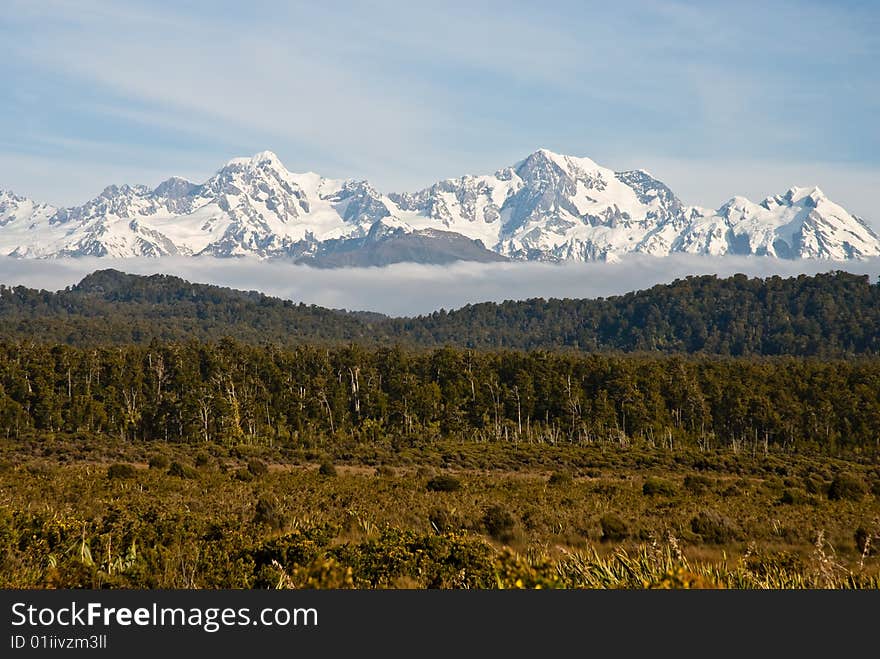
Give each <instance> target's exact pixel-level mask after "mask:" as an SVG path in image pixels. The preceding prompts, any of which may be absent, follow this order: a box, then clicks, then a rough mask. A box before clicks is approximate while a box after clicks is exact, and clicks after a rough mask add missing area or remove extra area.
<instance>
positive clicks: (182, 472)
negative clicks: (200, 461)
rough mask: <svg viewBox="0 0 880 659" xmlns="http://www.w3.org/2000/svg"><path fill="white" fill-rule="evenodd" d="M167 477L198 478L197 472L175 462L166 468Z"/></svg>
mask: <svg viewBox="0 0 880 659" xmlns="http://www.w3.org/2000/svg"><path fill="white" fill-rule="evenodd" d="M168 475H169V476H177V477H178V478H198V477H199V472H197V471H196V470H195V469H193V468H192V467H190V466H189V465H185V464H182V463H180V462H177V461H176V460H175V461H174V462H172V463H171V465H170V466H169V467H168Z"/></svg>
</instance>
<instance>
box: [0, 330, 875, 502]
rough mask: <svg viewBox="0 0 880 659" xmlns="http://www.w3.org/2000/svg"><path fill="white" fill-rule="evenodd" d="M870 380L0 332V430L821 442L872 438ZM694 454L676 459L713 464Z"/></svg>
mask: <svg viewBox="0 0 880 659" xmlns="http://www.w3.org/2000/svg"><path fill="white" fill-rule="evenodd" d="M96 373H100V374H101V377H100V379H98V378H97V377H96V375H95V374H96ZM355 374H356V375H355ZM355 377H356V382H355V385H356V387H355V388H354V389H353V388H352V382H351V380H352V378H355ZM160 381H161V387H160ZM28 383H30V388H28ZM878 383H880V360H878V359H875V358H870V359H869V358H865V359H858V360H851V361H832V362H828V361H819V360H814V359H795V358H773V359H769V358H768V359H745V358H742V359H733V358H707V357H703V358H696V357H694V358H691V357H688V358H683V357H674V356H673V357H666V356H644V355H642V356H619V355H618V356H606V355H597V354H579V353H574V352H571V353H564V354H563V353H547V352H540V351H536V352H532V353H519V352H493V353H480V352H474V351H464V350H457V349H452V348H443V349H438V350H435V351H432V352H407V351H404V350H401V349H399V348H379V349H373V350H367V349H364V348H360V347H357V346H346V347H337V348H316V347H300V348H297V349H295V350H284V349H281V348H277V347H272V346H260V347H253V346H248V345H244V344H240V343H236V342H234V341H231V340H225V341H221V342H220V343H219V344H204V345H202V344H197V343H187V344H175V343H170V344H162V343H158V342H155V343H152V344H151V345H149V346H128V347H119V348H101V349H94V350H86V349H78V348H69V347H66V346H45V345H40V344H35V343H33V342H26V343H4V342H2V341H0V431H5V433H6V434H7V436H8V437H10V438H16V437H20V436H23V435H26V434H27V433H33V432H39V433H57V432H65V433H83V434H84V435H104V436H107V435H112V436H117V437H122V438H125V439H127V440H130V441H135V440H137V441H157V442H160V441H161V442H169V443H173V442H186V443H193V444H197V443H204V442H220V443H224V444H226V445H227V446H229V447H231V449H232V450H234V451H238V450H239V449H241V448H242V447H243V446H246V445H249V444H254V443H259V442H260V441H264V440H270V441H274V442H278V443H280V444H282V445H290V444H297V443H299V444H300V445H302V446H303V447H304V448H312V449H316V448H317V447H318V446H319V445H320V442H325V441H326V442H334V441H336V439H338V438H341V437H345V438H348V439H350V440H351V441H353V442H354V443H355V444H358V445H365V444H373V445H375V444H380V445H390V446H392V447H393V448H394V450H395V452H398V453H399V452H401V451H404V450H406V449H407V447H413V446H416V445H417V444H419V443H420V442H430V441H433V439H436V438H437V437H439V436H445V437H454V438H467V439H469V440H478V441H506V442H507V443H508V444H509V445H516V446H524V445H528V444H532V443H536V442H537V443H540V444H548V443H557V442H565V443H569V444H579V445H583V444H588V443H591V442H596V441H599V442H610V443H617V442H619V440H620V439H621V437H622V436H623V437H626V438H629V439H635V440H643V441H650V442H651V443H653V444H656V443H657V438H659V437H664V436H672V437H673V438H674V443H675V445H676V446H682V445H687V446H697V445H698V444H699V443H701V442H703V441H704V439H703V438H704V437H706V436H708V435H710V434H711V437H712V442H713V447H715V448H717V447H723V446H730V445H733V444H736V445H737V446H739V447H741V448H746V449H748V450H749V452H750V453H752V454H755V453H757V452H759V451H760V452H762V453H763V452H764V444H765V441H766V445H767V448H768V449H769V448H770V447H774V446H785V447H787V448H795V449H798V450H809V451H815V450H821V451H824V452H828V453H836V452H840V451H842V450H850V449H854V448H857V447H863V448H868V449H873V448H874V447H876V438H877V436H878V435H880V400H878V398H877V395H876V392H877V390H878V387H880V384H878ZM819 419H821V423H819V421H818V420H819ZM297 438H299V439H297ZM242 455H243V457H244V454H242ZM312 459H314V458H312ZM702 462H705V458H700V459H699V460H697V461H696V462H694V463H693V464H692V465H691V466H693V467H694V468H696V469H700V470H701V471H707V469H712V468H717V465H716V466H715V467H713V466H712V465H708V464H706V465H702ZM697 463H700V464H697ZM438 466H440V465H439V463H438ZM702 466H706V469H703V468H702ZM583 467H584V470H583V473H601V465H583ZM554 468H555V469H557V470H558V469H559V466H558V465H554ZM784 469H785V466H784V464H783V463H772V464H770V463H768V464H767V473H768V475H773V477H776V478H780V482H783V481H782V479H783V478H792V477H793V475H791V474H785V475H783V474H781V473H780V472H781V471H784ZM802 477H803V476H799V478H802ZM780 492H781V488H780Z"/></svg>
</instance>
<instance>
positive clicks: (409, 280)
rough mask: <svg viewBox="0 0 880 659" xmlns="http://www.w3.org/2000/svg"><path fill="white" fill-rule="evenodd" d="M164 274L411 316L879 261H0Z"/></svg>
mask: <svg viewBox="0 0 880 659" xmlns="http://www.w3.org/2000/svg"><path fill="white" fill-rule="evenodd" d="M104 268H116V269H117V270H121V271H123V272H130V273H135V274H145V275H147V274H155V273H165V274H173V275H177V276H178V277H183V278H184V279H187V280H189V281H192V282H199V283H207V284H217V285H220V286H229V287H231V288H239V289H244V290H258V291H261V292H263V293H266V294H267V295H273V296H276V297H281V298H286V299H290V300H294V301H296V302H306V303H308V304H318V305H321V306H325V307H332V308H345V309H362V310H370V311H379V312H382V313H386V314H391V315H415V314H421V313H428V312H431V311H434V310H436V309H440V308H445V309H454V308H458V307H461V306H463V305H465V304H468V303H474V302H486V301H496V302H500V301H502V300H523V299H527V298H533V297H543V298H550V297H557V298H564V297H568V298H592V297H607V296H609V295H618V294H621V293H626V292H629V291H632V290H638V289H643V288H647V287H650V286H653V285H654V284H661V283H669V282H671V281H673V280H675V279H678V278H682V277H686V276H687V275H699V274H717V275H719V276H722V277H726V276H730V275H733V274H736V273H744V274H746V275H749V276H762V277H763V276H768V275H774V274H776V275H780V276H793V275H798V274H815V273H818V272H829V271H832V270H846V271H847V272H852V273H856V274H868V275H870V276H871V279H872V281H876V279H877V276H878V274H880V259H871V260H867V261H851V262H845V263H843V262H829V261H786V260H781V259H772V258H762V257H738V256H727V257H723V258H718V257H702V256H688V255H675V256H669V257H664V258H657V257H650V256H632V257H628V258H626V259H624V260H623V261H621V262H620V263H568V264H562V265H557V264H548V263H464V262H460V263H456V264H453V265H446V266H438V265H418V264H412V263H400V264H395V265H391V266H387V267H384V268H339V269H318V268H311V267H308V266H302V265H295V264H293V263H290V262H286V261H258V260H255V259H216V258H202V257H196V258H162V259H146V258H132V259H108V258H102V259H99V258H81V259H56V260H48V261H37V260H26V259H13V258H9V257H0V283H4V284H6V285H7V286H13V285H24V286H29V287H32V288H43V289H47V290H59V289H63V288H64V287H66V286H70V285H73V284H76V283H77V282H79V281H80V280H81V279H82V278H83V277H84V276H85V275H87V274H89V273H90V272H94V271H95V270H99V269H104Z"/></svg>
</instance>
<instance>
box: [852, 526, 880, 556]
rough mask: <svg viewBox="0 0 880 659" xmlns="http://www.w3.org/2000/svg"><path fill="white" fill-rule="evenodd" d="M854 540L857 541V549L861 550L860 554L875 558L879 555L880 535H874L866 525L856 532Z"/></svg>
mask: <svg viewBox="0 0 880 659" xmlns="http://www.w3.org/2000/svg"><path fill="white" fill-rule="evenodd" d="M853 539H854V540H855V541H856V549H858V550H859V553H860V554H863V555H865V556H873V555H875V554H876V553H877V551H878V547H877V545H878V544H880V535H878V534H874V533H872V532H871V530H870V529H868V528H867V527H865V525H864V524H862V525H860V526H859V528H857V529H856V532H855V533H854V534H853Z"/></svg>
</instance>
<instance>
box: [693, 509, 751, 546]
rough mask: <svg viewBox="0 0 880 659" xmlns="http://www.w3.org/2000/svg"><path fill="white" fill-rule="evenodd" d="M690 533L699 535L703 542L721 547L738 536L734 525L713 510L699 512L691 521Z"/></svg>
mask: <svg viewBox="0 0 880 659" xmlns="http://www.w3.org/2000/svg"><path fill="white" fill-rule="evenodd" d="M691 531H693V532H694V533H696V534H697V535H699V536H700V538H702V540H703V542H706V543H710V544H715V545H723V544H725V543H728V542H731V541H733V540H736V539H737V538H738V536H739V533H738V531H737V529H736V525H735V524H734V523H733V522H732V521H731V520H730V519H729V518H728V517H725V516H724V515H722V514H720V513H718V512H717V511H714V510H703V511H700V513H699V514H697V516H696V517H694V518H693V519H692V520H691Z"/></svg>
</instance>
